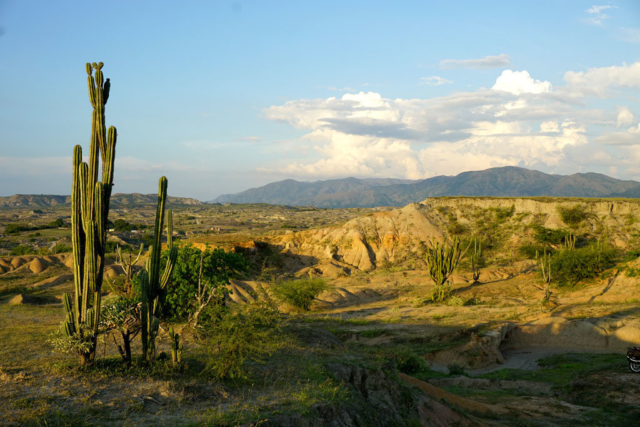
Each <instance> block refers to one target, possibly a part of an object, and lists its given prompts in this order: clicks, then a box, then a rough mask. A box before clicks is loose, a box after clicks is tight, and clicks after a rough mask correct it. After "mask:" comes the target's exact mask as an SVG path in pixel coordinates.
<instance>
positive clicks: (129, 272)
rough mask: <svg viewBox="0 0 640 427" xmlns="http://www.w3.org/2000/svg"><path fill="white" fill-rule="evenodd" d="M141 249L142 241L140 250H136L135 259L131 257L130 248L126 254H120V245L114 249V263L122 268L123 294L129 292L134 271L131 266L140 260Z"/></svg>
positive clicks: (142, 247)
mask: <svg viewBox="0 0 640 427" xmlns="http://www.w3.org/2000/svg"><path fill="white" fill-rule="evenodd" d="M143 249H144V243H142V244H140V250H139V251H138V255H137V256H136V257H135V259H134V258H133V254H132V253H131V250H129V253H127V254H126V256H123V255H122V248H121V247H120V246H118V249H117V250H116V264H118V265H119V266H120V267H122V269H123V270H124V293H125V294H130V293H131V290H132V284H133V273H134V268H133V267H134V266H135V265H136V264H137V262H138V261H139V260H140V256H141V255H142V250H143Z"/></svg>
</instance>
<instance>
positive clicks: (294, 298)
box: [273, 278, 329, 311]
mask: <svg viewBox="0 0 640 427" xmlns="http://www.w3.org/2000/svg"><path fill="white" fill-rule="evenodd" d="M327 289H329V285H327V283H326V282H325V281H324V279H312V278H307V279H298V280H288V281H285V282H281V283H278V284H277V285H276V286H275V287H274V288H273V293H274V295H275V296H276V298H278V299H279V300H280V301H282V302H285V303H287V304H290V305H292V306H294V307H298V308H300V309H302V310H305V311H306V310H309V309H310V308H311V304H312V303H313V300H314V299H315V298H316V297H317V296H318V295H320V293H322V291H325V290H327Z"/></svg>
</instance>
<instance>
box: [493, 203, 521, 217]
mask: <svg viewBox="0 0 640 427" xmlns="http://www.w3.org/2000/svg"><path fill="white" fill-rule="evenodd" d="M495 213H496V220H498V221H504V220H505V219H507V218H511V217H512V216H513V214H514V213H516V205H511V207H510V208H495Z"/></svg>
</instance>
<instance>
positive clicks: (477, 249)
mask: <svg viewBox="0 0 640 427" xmlns="http://www.w3.org/2000/svg"><path fill="white" fill-rule="evenodd" d="M470 258H471V274H472V276H473V283H478V282H479V281H480V266H481V265H482V243H481V242H478V239H474V240H473V253H471V256H470Z"/></svg>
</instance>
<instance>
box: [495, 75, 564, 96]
mask: <svg viewBox="0 0 640 427" xmlns="http://www.w3.org/2000/svg"><path fill="white" fill-rule="evenodd" d="M491 89H493V90H501V91H504V92H509V93H512V94H514V95H521V94H523V93H548V92H551V83H549V82H546V81H545V82H541V81H540V80H534V79H533V78H532V77H531V76H530V75H529V73H528V72H527V71H526V70H525V71H511V70H504V71H503V72H502V74H501V75H500V77H498V79H497V80H496V84H494V85H493V87H492V88H491Z"/></svg>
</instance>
